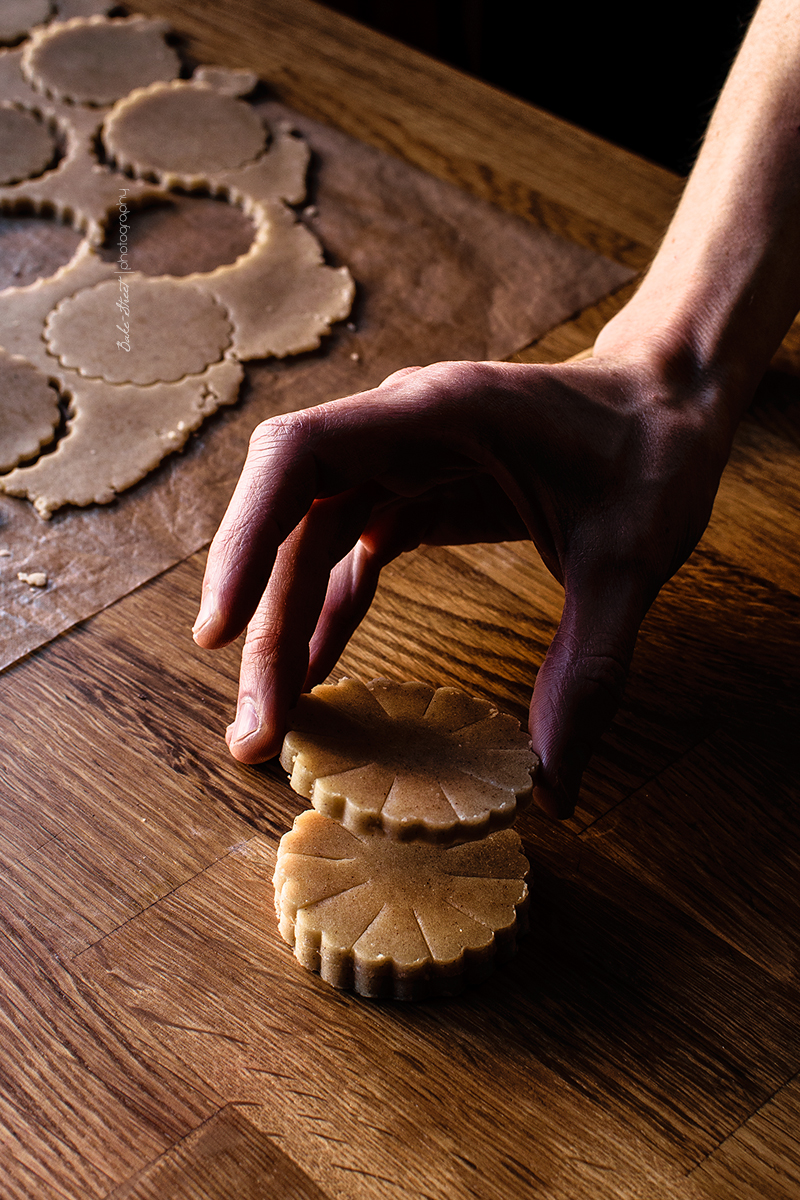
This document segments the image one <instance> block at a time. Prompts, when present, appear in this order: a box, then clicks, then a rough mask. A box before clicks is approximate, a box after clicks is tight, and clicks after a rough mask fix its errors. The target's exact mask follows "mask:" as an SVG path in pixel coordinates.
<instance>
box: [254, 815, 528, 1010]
mask: <svg viewBox="0 0 800 1200" xmlns="http://www.w3.org/2000/svg"><path fill="white" fill-rule="evenodd" d="M528 870H529V863H528V860H527V859H526V858H525V856H524V854H523V853H522V843H521V841H520V838H519V834H517V833H516V832H515V831H514V830H512V829H503V830H500V831H498V832H496V833H493V834H490V835H489V837H487V838H483V839H482V840H481V841H477V842H467V843H464V844H463V845H460V846H453V847H450V848H449V849H441V848H439V847H435V846H426V845H422V844H419V843H413V844H410V845H408V844H403V843H399V842H391V841H388V840H387V839H385V838H379V837H373V836H370V835H356V834H353V833H351V832H350V831H349V830H347V829H344V828H343V827H342V826H341V825H339V824H337V823H336V822H335V821H332V820H330V819H329V818H328V817H324V816H322V815H321V814H320V813H318V812H313V811H312V812H304V813H301V814H300V816H298V817H297V818H296V819H295V822H294V826H293V828H292V829H291V831H290V832H289V833H287V834H284V836H283V837H282V838H281V842H280V845H279V847H278V857H277V863H276V866H275V876H274V881H273V882H274V885H275V910H276V912H277V914H278V921H279V929H280V933H281V937H283V939H284V940H285V941H286V942H288V943H289V945H290V946H291V947H292V948H293V950H294V953H295V957H296V958H297V959H298V961H299V962H301V963H302V964H303V966H304V967H307V968H308V969H309V970H311V971H318V972H319V973H320V975H321V976H322V978H323V979H324V980H325V981H326V982H327V983H330V984H332V985H333V986H334V987H337V988H352V989H354V990H355V991H356V992H358V993H359V994H360V995H362V996H368V997H371V998H375V999H395V1000H417V999H422V998H423V997H425V996H430V995H455V994H456V993H458V992H459V991H461V990H462V988H463V987H464V985H465V984H471V983H477V982H479V981H480V980H482V979H485V978H486V976H487V975H488V974H490V972H491V970H492V968H493V966H494V964H495V962H496V961H497V959H499V958H504V957H505V958H507V957H509V955H510V954H512V953H513V952H514V950H515V949H516V937H517V934H518V933H521V932H523V930H524V922H525V919H526V916H527V903H528V888H527V884H526V878H527V875H528Z"/></svg>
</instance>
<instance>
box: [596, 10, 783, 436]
mask: <svg viewBox="0 0 800 1200" xmlns="http://www.w3.org/2000/svg"><path fill="white" fill-rule="evenodd" d="M798 308H800V0H764V2H763V3H762V4H761V5H760V7H759V9H758V11H757V13H756V15H755V17H754V19H753V22H752V24H751V26H750V29H749V31H748V34H747V37H746V38H745V41H744V43H743V45H742V48H741V50H740V52H739V55H738V56H737V59H736V61H735V63H734V65H733V67H732V69H731V72H730V75H729V77H728V80H727V83H726V85H725V88H724V89H723V92H722V95H721V96H720V99H719V102H718V104H717V107H716V110H715V112H714V116H713V118H712V121H711V124H710V126H709V129H708V133H707V135H706V138H705V141H704V143H703V147H702V150H701V152H700V155H699V157H698V160H697V163H696V166H695V168H694V170H693V172H692V174H691V176H690V178H689V182H688V184H687V186H686V189H685V192H684V195H683V197H682V199H681V203H680V205H679V207H678V210H677V212H676V214H675V217H674V218H673V220H672V223H671V224H670V227H669V229H668V231H667V234H666V236H665V239H664V242H663V244H662V246H661V248H660V249H659V251H658V254H657V255H656V258H655V259H654V261H653V264H652V266H651V267H650V270H649V271H648V273H647V275H646V277H645V279H644V281H643V283H642V286H641V288H640V289H639V291H638V292H637V293H636V295H635V296H634V298H633V300H632V301H630V303H629V304H628V305H626V307H625V308H624V309H623V310H622V311H621V312H620V313H619V314H618V316H617V317H615V318H614V320H613V321H611V322H610V323H609V325H608V326H607V327H606V328H605V329H604V330H603V332H602V333H601V335H600V337H599V338H598V341H597V344H596V347H595V353H596V354H597V355H599V356H604V357H605V356H617V355H619V354H624V355H631V354H633V355H634V356H636V355H640V354H646V355H648V356H650V357H651V358H655V359H656V360H657V362H658V366H659V367H660V369H661V370H662V371H663V373H664V374H666V375H670V374H674V375H675V376H676V377H678V378H680V380H681V381H682V382H687V383H694V384H695V385H696V386H697V388H698V391H699V392H702V393H706V394H708V395H709V396H710V397H714V398H715V400H716V402H717V403H718V404H720V405H722V406H724V408H725V410H726V413H727V415H728V416H729V418H730V420H731V422H732V424H733V425H735V423H736V421H737V420H738V418H739V417H740V416H741V413H742V411H743V410H744V408H745V407H746V406H747V404H748V403H749V401H750V399H751V397H752V393H753V390H754V389H755V387H756V385H757V383H758V380H759V379H760V377H761V375H762V374H763V372H764V370H765V369H766V367H767V365H768V364H769V361H770V358H771V357H772V355H773V353H774V352H775V350H776V349H777V347H778V345H779V344H780V341H781V339H782V337H783V335H784V334H785V332H786V330H787V329H788V327H789V325H790V324H791V322H792V319H793V318H794V316H795V314H796V312H797V311H798Z"/></svg>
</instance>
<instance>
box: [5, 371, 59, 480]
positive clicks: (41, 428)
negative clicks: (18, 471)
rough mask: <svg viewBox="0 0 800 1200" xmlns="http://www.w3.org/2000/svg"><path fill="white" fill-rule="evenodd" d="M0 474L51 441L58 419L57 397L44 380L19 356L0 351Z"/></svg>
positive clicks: (30, 456)
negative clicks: (0, 400) (0, 406)
mask: <svg viewBox="0 0 800 1200" xmlns="http://www.w3.org/2000/svg"><path fill="white" fill-rule="evenodd" d="M0 396H1V397H2V398H3V420H2V423H1V424H0V471H10V470H11V468H12V467H15V466H16V465H17V463H19V462H24V461H25V459H28V458H32V457H33V456H34V454H36V453H37V451H39V450H41V448H42V446H46V445H47V443H48V442H49V441H51V439H52V437H53V434H54V432H55V429H56V426H57V425H58V423H59V421H60V419H61V412H60V410H59V407H58V394H57V392H56V391H55V389H54V388H52V387H50V384H49V383H48V381H47V377H46V376H45V375H43V374H42V372H41V371H40V370H39V369H38V368H37V367H35V366H34V365H33V363H31V362H28V360H27V358H23V357H22V356H21V355H19V354H7V353H6V351H5V350H2V349H0Z"/></svg>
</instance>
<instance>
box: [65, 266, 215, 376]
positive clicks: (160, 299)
mask: <svg viewBox="0 0 800 1200" xmlns="http://www.w3.org/2000/svg"><path fill="white" fill-rule="evenodd" d="M231 329H232V327H231V323H230V320H229V319H228V313H227V311H226V310H225V309H224V308H223V307H222V305H221V304H218V303H217V301H216V300H215V299H214V297H213V296H211V295H210V294H209V293H208V292H206V291H204V290H203V289H201V288H198V287H195V286H194V285H193V284H189V283H186V282H184V281H182V280H173V279H165V278H145V277H142V276H137V277H135V278H124V277H121V278H120V279H119V280H117V279H108V280H105V281H104V282H103V283H98V284H95V286H94V287H89V288H84V289H83V290H82V291H79V292H76V293H75V295H73V296H68V297H67V298H66V299H64V300H62V301H61V302H60V303H59V304H58V305H56V307H55V308H54V309H53V311H52V312H51V313H50V315H49V317H48V318H47V321H46V323H45V329H44V336H45V341H46V342H47V346H48V350H49V351H50V353H51V354H52V355H54V356H55V357H56V358H57V359H58V360H59V362H60V363H61V364H62V366H65V367H71V368H73V369H75V370H77V371H79V372H80V374H81V375H84V376H86V377H87V378H89V379H103V380H105V381H106V382H107V383H136V384H150V383H159V382H162V383H170V382H173V381H174V380H177V379H183V378H184V377H185V376H187V375H199V374H200V373H201V372H202V371H204V370H205V369H206V367H208V366H210V365H211V364H212V363H215V362H219V360H220V359H221V358H222V355H223V351H224V350H226V349H227V348H228V346H230V344H231ZM100 331H102V333H101V332H100ZM127 347H130V349H128V348H127Z"/></svg>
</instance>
